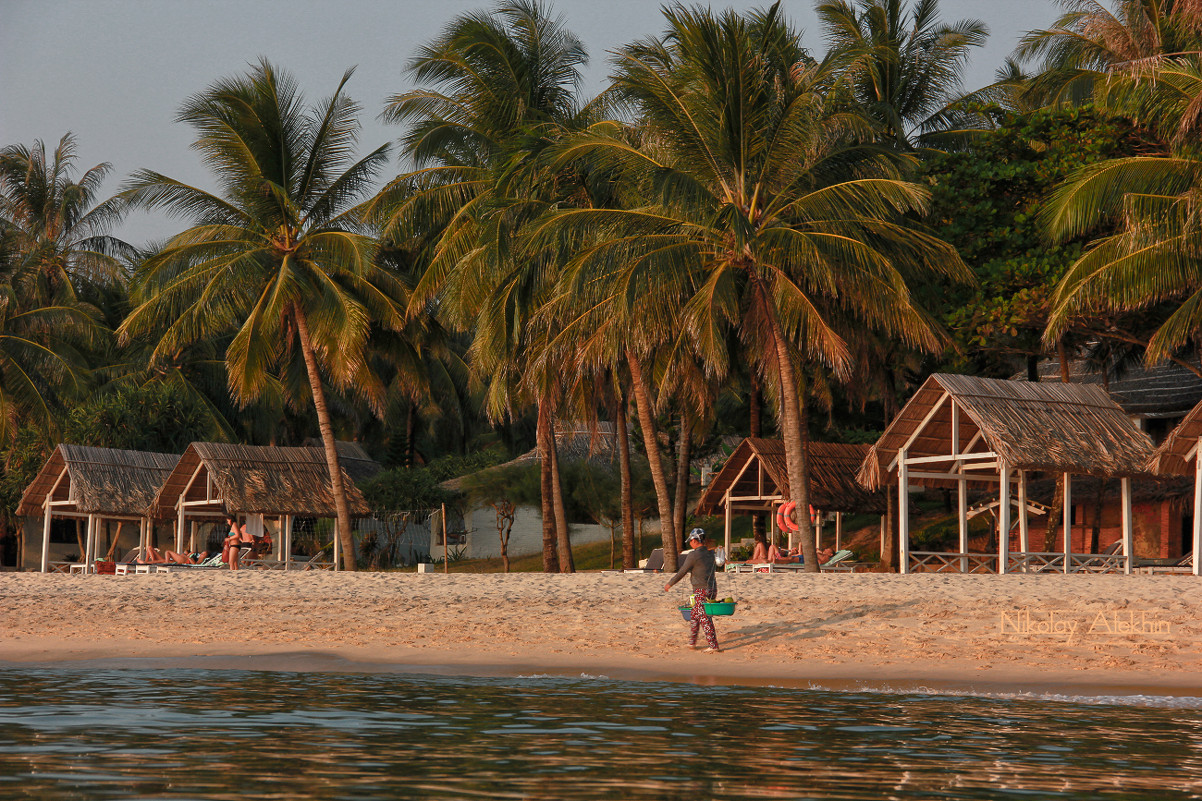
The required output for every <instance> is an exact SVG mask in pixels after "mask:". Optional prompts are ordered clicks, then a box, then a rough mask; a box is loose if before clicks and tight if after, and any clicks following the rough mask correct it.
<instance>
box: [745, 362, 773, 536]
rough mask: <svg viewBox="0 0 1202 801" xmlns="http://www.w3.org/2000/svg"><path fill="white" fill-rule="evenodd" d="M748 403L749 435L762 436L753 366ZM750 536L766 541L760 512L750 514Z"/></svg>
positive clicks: (759, 397) (761, 404)
mask: <svg viewBox="0 0 1202 801" xmlns="http://www.w3.org/2000/svg"><path fill="white" fill-rule="evenodd" d="M747 402H748V405H749V406H750V407H751V414H750V417H751V420H750V421H749V422H750V431H751V436H753V437H755V438H757V439H758V438H760V437H762V436H764V421H763V412H764V398H763V395H762V394H761V393H760V377H759V375H757V374H756V372H755V366H754V365H753V366H752V368H751V391H750V392H749V393H748V398H747ZM751 537H752V539H756V540H764V541H765V542H767V541H768V518H767V516H766V515H764V514H762V513H759V512H757V513H755V514H753V515H752V516H751Z"/></svg>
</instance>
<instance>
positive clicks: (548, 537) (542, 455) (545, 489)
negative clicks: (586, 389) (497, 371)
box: [536, 398, 559, 573]
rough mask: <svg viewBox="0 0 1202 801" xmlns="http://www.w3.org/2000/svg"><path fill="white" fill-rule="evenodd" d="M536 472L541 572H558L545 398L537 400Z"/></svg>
mask: <svg viewBox="0 0 1202 801" xmlns="http://www.w3.org/2000/svg"><path fill="white" fill-rule="evenodd" d="M536 431H537V437H538V472H539V480H540V493H539V495H540V498H541V501H542V504H541V509H542V515H543V572H544V573H558V572H559V557H558V556H557V555H556V553H555V546H556V542H555V541H556V537H555V508H554V504H552V502H551V495H552V494H553V490H554V486H553V482H552V480H551V447H552V446H551V440H552V430H551V414H550V412H549V410H548V408H547V402H546V399H544V398H540V399H539V402H538V428H537V429H536Z"/></svg>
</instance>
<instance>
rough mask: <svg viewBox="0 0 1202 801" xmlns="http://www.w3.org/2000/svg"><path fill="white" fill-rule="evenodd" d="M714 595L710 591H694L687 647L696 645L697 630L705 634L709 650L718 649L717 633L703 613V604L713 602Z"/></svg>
mask: <svg viewBox="0 0 1202 801" xmlns="http://www.w3.org/2000/svg"><path fill="white" fill-rule="evenodd" d="M714 597H715V596H714V593H713V592H712V591H710V590H694V592H693V620H692V622H690V623H689V645H696V644H697V629H698V628H700V629H701V630H702V631H704V632H705V641H706V643H708V644H709V647H710V648H717V647H718V632H716V631H714V621H713V620H711V619H710V616H709V615H707V614H706V613H705V602H706V601H707V600H713V598H714Z"/></svg>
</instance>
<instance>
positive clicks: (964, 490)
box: [952, 398, 968, 573]
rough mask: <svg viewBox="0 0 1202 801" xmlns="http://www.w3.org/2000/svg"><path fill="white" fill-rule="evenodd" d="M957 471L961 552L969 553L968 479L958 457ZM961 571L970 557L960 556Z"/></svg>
mask: <svg viewBox="0 0 1202 801" xmlns="http://www.w3.org/2000/svg"><path fill="white" fill-rule="evenodd" d="M952 455H954V456H959V455H960V404H959V403H958V402H957V401H956V400H955V398H953V399H952ZM953 466H954V469H955V471H956V473H957V474H958V475H959V476H960V478H958V479H957V480H956V510H957V512H958V513H959V517H958V523H959V532H960V544H959V549H960V553H963V554H966V553H968V479H966V478H964V462H963V461H962V460H960V459H957V460H956V461H955V462H953ZM960 572H961V573H967V572H968V557H967V556H961V557H960Z"/></svg>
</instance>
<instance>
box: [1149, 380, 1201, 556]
mask: <svg viewBox="0 0 1202 801" xmlns="http://www.w3.org/2000/svg"><path fill="white" fill-rule="evenodd" d="M1200 449H1202V403H1199V404H1198V405H1197V406H1195V407H1194V408H1193V409H1191V410H1190V412H1189V414H1187V415H1186V416H1185V418H1184V419H1183V420H1182V421H1181V422H1180V423H1179V424H1178V426H1177V428H1175V429H1173V432H1172V433H1171V434H1169V436H1168V437H1167V438H1166V439H1165V441H1164V442H1163V443H1161V445H1160V447H1159V448H1157V449H1156V453H1155V454H1153V455H1152V458H1151V459H1149V460H1148V468H1149V469H1150V470H1152V471H1153V472H1154V473H1156V474H1157V475H1161V476H1192V477H1193V479H1194V487H1193V490H1194V493H1193V495H1194V499H1193V501H1194V502H1193V520H1192V521H1190V523H1191V528H1192V529H1193V530H1192V535H1193V536H1192V543H1191V545H1192V549H1191V552H1190V553H1191V556H1192V561H1193V573H1194V575H1195V576H1200V575H1202V459H1200V458H1199V456H1198V451H1199V450H1200Z"/></svg>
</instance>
